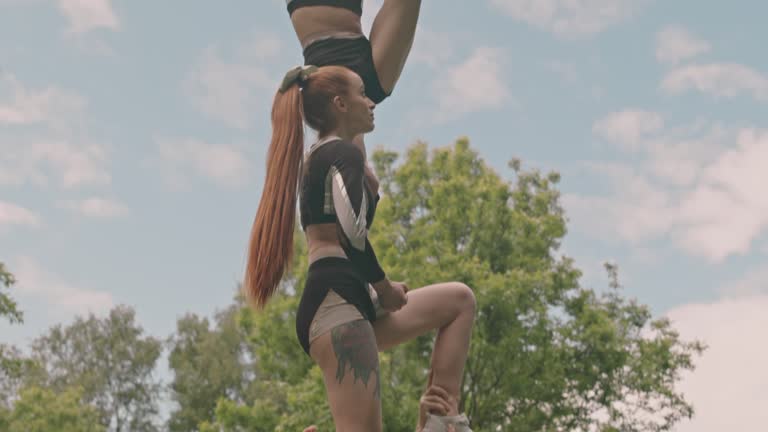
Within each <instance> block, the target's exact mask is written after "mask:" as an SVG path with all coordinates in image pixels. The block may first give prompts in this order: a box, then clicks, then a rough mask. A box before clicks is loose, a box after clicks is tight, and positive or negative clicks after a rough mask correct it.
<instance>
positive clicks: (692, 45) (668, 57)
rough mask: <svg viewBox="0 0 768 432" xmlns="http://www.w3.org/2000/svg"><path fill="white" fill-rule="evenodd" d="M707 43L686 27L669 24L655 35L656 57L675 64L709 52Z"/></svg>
mask: <svg viewBox="0 0 768 432" xmlns="http://www.w3.org/2000/svg"><path fill="white" fill-rule="evenodd" d="M710 49H711V47H710V45H709V43H708V42H707V41H705V40H702V39H699V38H697V37H696V36H694V35H692V34H691V33H690V32H688V31H687V30H686V29H684V28H682V27H677V26H670V27H667V28H665V29H664V30H662V31H660V32H659V33H658V34H657V35H656V59H657V60H658V61H660V62H662V63H668V64H675V63H679V62H681V61H683V60H687V59H689V58H692V57H696V56H698V55H700V54H703V53H706V52H709V50H710Z"/></svg>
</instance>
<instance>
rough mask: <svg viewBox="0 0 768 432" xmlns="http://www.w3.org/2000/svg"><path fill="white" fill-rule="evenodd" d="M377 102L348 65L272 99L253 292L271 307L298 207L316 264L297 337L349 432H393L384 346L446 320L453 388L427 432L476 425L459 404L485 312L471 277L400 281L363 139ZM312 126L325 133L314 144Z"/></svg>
mask: <svg viewBox="0 0 768 432" xmlns="http://www.w3.org/2000/svg"><path fill="white" fill-rule="evenodd" d="M374 108H375V104H374V103H373V101H372V100H371V99H370V98H369V97H368V96H367V94H366V87H365V83H364V82H363V80H362V79H361V78H360V76H359V75H358V74H356V73H354V72H353V71H351V70H350V69H348V68H346V67H341V66H323V67H316V66H311V65H308V66H299V67H296V68H294V69H291V70H290V71H289V72H288V73H287V74H286V76H285V79H284V80H283V83H282V85H281V86H280V89H279V90H278V92H277V94H276V95H275V99H274V103H273V107H272V129H273V131H272V139H271V143H270V146H269V150H268V153H267V173H266V180H265V183H264V190H263V193H262V196H261V200H260V203H259V207H258V210H257V213H256V218H255V221H254V224H253V228H252V230H251V238H250V242H249V248H248V261H247V266H246V272H245V280H244V285H243V286H244V290H245V294H246V298H247V299H248V301H249V302H250V304H251V305H253V307H255V308H257V309H259V308H263V307H265V306H266V304H267V302H268V301H269V298H270V297H271V296H272V295H273V294H274V293H275V291H276V289H277V287H278V284H279V283H280V280H281V278H282V277H283V275H284V273H285V270H286V266H287V265H288V263H289V262H291V255H292V253H293V251H292V248H291V246H292V245H293V232H294V224H295V214H296V205H297V200H298V206H299V210H300V212H299V213H300V215H301V216H300V217H301V221H300V222H301V227H302V230H303V231H304V234H305V236H306V240H307V246H308V253H309V259H308V261H309V268H308V272H307V280H306V282H305V286H304V291H303V293H302V297H301V301H300V303H299V307H298V310H297V312H296V336H297V338H298V340H299V343H300V344H301V346H302V348H303V349H304V351H305V352H306V353H307V354H308V355H309V356H310V357H311V358H312V359H313V360H314V361H315V362H316V363H317V364H318V365H319V367H320V369H322V371H323V374H324V380H325V381H324V382H325V386H326V390H327V395H328V402H329V406H330V409H331V413H332V415H333V419H334V422H335V424H336V430H337V431H372V432H375V431H381V430H382V417H381V416H382V413H381V400H380V379H379V378H380V377H379V357H378V352H379V351H383V350H386V349H389V348H392V347H394V346H397V345H399V344H401V343H403V342H406V341H409V340H412V339H414V338H416V337H417V336H419V335H422V334H425V333H427V332H430V331H432V330H435V329H437V339H436V341H435V346H434V351H433V354H432V362H431V368H430V369H431V371H432V374H431V376H430V385H431V384H434V385H435V386H439V387H440V388H442V389H444V390H445V394H446V396H445V400H446V402H447V411H441V412H440V413H441V414H442V412H445V415H438V414H429V418H428V419H427V421H426V426H425V428H424V432H436V431H443V430H445V429H446V428H447V425H448V424H454V425H455V429H456V431H457V432H471V430H470V429H469V423H468V420H467V419H466V416H464V415H463V414H460V413H459V412H458V407H459V395H460V393H461V391H460V388H461V384H462V383H461V379H462V376H463V372H464V365H465V363H466V359H467V354H468V351H469V342H470V336H471V333H472V325H473V321H474V313H475V297H474V294H473V293H472V290H471V289H470V288H469V287H467V286H466V285H465V284H463V283H461V282H447V283H438V284H434V285H428V286H425V287H421V288H418V289H415V290H412V291H410V292H409V290H408V286H407V285H406V284H405V283H403V282H394V281H390V280H389V279H388V278H387V275H386V272H385V271H384V270H383V269H382V268H381V266H380V265H379V262H378V260H377V258H376V254H375V252H374V250H373V248H372V246H371V243H370V242H369V240H368V230H369V229H370V228H371V225H372V223H373V220H374V215H375V212H376V206H377V204H378V201H379V198H380V196H379V194H378V192H377V189H376V188H375V187H374V186H373V185H372V184H371V181H370V178H369V176H368V175H366V173H365V154H364V152H363V151H362V150H361V149H360V147H359V146H358V145H357V144H356V143H354V142H353V141H354V139H355V137H356V136H360V135H362V134H364V133H368V132H370V131H372V130H373V128H374V115H373V111H374ZM304 123H306V124H307V125H308V126H310V127H311V128H312V129H314V130H315V131H317V134H318V140H317V141H316V142H315V143H314V144H312V145H311V146H310V148H309V150H308V151H307V152H306V154H305V152H304V148H303V143H304V133H303V131H304V129H303V128H304Z"/></svg>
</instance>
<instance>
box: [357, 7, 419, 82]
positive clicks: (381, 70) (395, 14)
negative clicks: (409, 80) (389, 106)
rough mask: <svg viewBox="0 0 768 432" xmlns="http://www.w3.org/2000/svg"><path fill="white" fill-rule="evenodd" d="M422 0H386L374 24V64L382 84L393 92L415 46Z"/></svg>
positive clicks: (372, 48) (372, 38) (372, 29)
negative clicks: (414, 41) (414, 40)
mask: <svg viewBox="0 0 768 432" xmlns="http://www.w3.org/2000/svg"><path fill="white" fill-rule="evenodd" d="M420 9H421V0H384V4H383V5H382V6H381V9H379V12H378V13H377V14H376V18H375V19H374V20H373V25H372V26H371V34H370V36H369V39H370V41H371V50H372V51H373V63H374V65H375V67H376V73H377V74H378V76H379V81H380V82H381V87H382V88H383V89H384V91H385V92H387V93H391V92H392V90H393V89H394V88H395V84H397V81H398V80H399V79H400V74H401V73H402V71H403V67H404V66H405V61H406V59H407V58H408V54H409V53H410V52H411V47H412V46H413V38H414V35H415V34H416V23H417V22H418V20H419V11H420Z"/></svg>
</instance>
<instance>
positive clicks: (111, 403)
mask: <svg viewBox="0 0 768 432" xmlns="http://www.w3.org/2000/svg"><path fill="white" fill-rule="evenodd" d="M143 333H144V330H143V329H142V328H141V327H140V326H139V325H138V323H136V321H135V312H134V311H133V309H131V308H129V307H127V306H118V307H115V308H113V309H112V310H111V311H110V312H109V315H108V316H106V317H104V318H101V319H99V318H97V317H95V316H94V315H89V316H88V317H87V318H83V317H77V318H76V319H75V320H74V322H73V323H72V324H70V325H68V326H62V325H56V326H54V327H53V328H51V329H50V331H49V332H48V333H47V334H45V335H43V336H41V337H39V338H38V339H36V340H35V341H34V342H33V343H32V352H33V358H34V360H35V361H36V362H38V363H39V364H40V365H41V366H42V371H43V373H42V374H40V376H37V377H31V378H30V379H31V380H32V381H33V382H34V383H35V384H37V385H38V386H40V387H44V388H48V389H51V390H53V391H54V392H57V393H61V392H65V391H67V389H69V388H73V387H79V388H81V389H82V394H83V399H84V401H85V402H86V403H89V404H92V405H93V406H94V407H95V408H96V410H97V412H98V413H99V419H100V422H101V424H102V425H103V426H104V427H105V428H108V430H110V431H114V432H125V431H132V432H133V431H136V432H148V431H155V430H157V429H158V427H157V424H156V421H157V414H158V406H157V402H158V399H159V398H160V396H161V389H162V386H161V384H160V382H159V380H158V379H157V378H155V377H154V370H155V366H156V363H157V359H158V358H159V356H160V353H161V350H162V342H161V341H159V340H158V339H155V338H153V337H151V336H144V335H143Z"/></svg>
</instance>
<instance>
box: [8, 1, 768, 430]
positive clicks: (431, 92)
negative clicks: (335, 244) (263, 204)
mask: <svg viewBox="0 0 768 432" xmlns="http://www.w3.org/2000/svg"><path fill="white" fill-rule="evenodd" d="M381 3H382V0H366V2H365V4H364V15H363V24H364V29H365V30H366V32H367V31H368V30H369V29H370V27H371V24H372V22H373V19H374V17H375V15H376V12H377V11H378V9H379V7H380V6H381ZM765 16H768V3H765V2H759V1H756V0H753V1H750V0H740V1H736V2H702V1H694V0H680V1H676V2H663V1H659V0H477V1H473V2H467V1H459V0H442V1H439V2H438V1H436V0H425V1H424V2H423V6H422V10H421V15H420V18H419V27H418V29H417V33H416V40H415V43H414V47H413V51H412V52H411V54H410V56H409V59H408V63H407V65H406V67H405V69H404V71H403V75H402V77H401V79H400V81H399V83H398V84H397V87H396V89H395V91H394V93H393V95H392V96H391V97H390V98H389V99H387V100H386V101H384V102H383V103H382V104H380V105H379V106H377V107H376V119H377V127H376V130H375V131H374V132H373V133H371V134H369V136H368V137H367V145H368V146H369V149H371V150H373V149H375V148H377V147H379V146H381V147H384V148H387V149H389V150H394V151H397V152H403V151H404V150H405V149H407V147H408V146H410V145H411V144H413V143H414V142H416V141H417V140H422V141H426V142H427V143H428V144H429V145H430V147H441V146H446V145H451V144H452V143H453V142H454V141H455V140H456V139H457V138H459V137H462V136H467V137H469V139H470V144H471V146H472V148H473V149H475V150H476V151H478V153H479V155H480V157H482V158H483V159H484V160H485V161H486V163H488V164H489V165H490V166H491V167H493V168H494V169H495V170H496V171H497V172H498V173H499V174H500V175H501V176H503V177H504V178H507V179H509V180H512V179H513V175H512V172H511V170H510V169H509V168H507V165H506V163H507V161H509V160H510V159H511V158H514V157H517V158H520V159H521V160H522V161H523V166H524V168H526V169H538V170H541V171H543V172H548V171H557V172H559V173H560V174H561V176H562V180H561V183H560V185H559V189H560V191H561V192H562V203H563V205H564V207H565V209H566V212H567V216H568V219H569V224H568V229H569V231H568V234H567V235H566V238H565V241H564V243H563V248H562V253H564V254H566V255H568V256H571V257H573V258H575V260H576V265H577V267H578V268H580V269H581V270H583V272H584V277H583V280H582V283H583V284H584V285H585V286H591V287H594V288H595V289H597V290H602V289H604V288H605V287H606V286H607V278H606V274H605V272H604V270H603V268H602V263H603V262H605V261H612V262H614V263H616V264H618V266H619V275H620V280H621V283H622V284H623V286H624V294H625V295H626V296H628V297H632V298H636V299H637V300H638V301H640V302H642V303H644V304H647V305H649V306H650V307H651V309H652V311H653V313H654V315H655V316H666V317H669V318H670V319H671V320H672V322H673V325H674V326H675V327H676V328H677V329H678V330H679V332H680V334H681V336H682V338H683V339H686V340H693V339H699V340H701V341H703V342H704V343H706V344H707V345H708V347H709V348H708V350H707V351H706V352H705V353H704V355H703V356H702V357H701V358H699V359H698V360H697V362H696V363H697V369H696V371H695V372H693V373H691V374H685V376H684V377H683V379H682V381H681V383H680V385H679V388H680V389H681V390H682V391H683V392H684V393H685V395H686V397H687V399H688V400H690V401H691V402H692V403H693V404H694V406H695V408H696V410H697V412H696V416H695V417H694V418H693V419H692V420H686V421H685V422H682V423H680V424H679V425H678V426H677V427H676V428H675V431H677V432H692V431H696V432H710V431H718V432H719V431H723V430H733V431H745V432H747V431H759V430H763V429H762V428H763V427H764V425H765V424H766V423H768V411H766V410H765V407H766V406H768V371H767V370H766V369H765V367H764V365H765V364H767V363H768V346H767V345H766V344H765V343H764V340H763V339H764V337H763V336H762V332H764V331H765V330H764V329H766V328H768V314H767V313H766V311H767V310H768V265H766V262H768V194H766V193H765V192H764V191H763V188H764V187H765V185H767V184H768V171H765V170H764V169H763V168H764V166H765V165H766V164H768V56H766V55H765V49H764V46H763V44H764V43H763V42H761V41H765V40H767V39H768V30H766V27H765V26H764V17H765ZM301 63H302V58H301V50H300V46H299V44H298V41H297V40H296V37H295V34H294V33H293V29H292V27H291V26H290V22H289V19H288V15H287V12H286V10H285V5H284V1H283V0H262V1H241V0H233V1H228V2H216V4H214V2H189V1H184V2H182V1H178V0H177V1H164V2H156V1H153V2H150V1H130V2H129V1H114V0H0V261H3V262H5V263H6V266H7V267H8V269H9V270H11V271H12V272H13V273H14V274H15V275H16V277H17V279H18V280H19V282H18V284H17V285H16V286H15V287H14V289H13V291H12V295H13V297H14V298H15V299H16V300H18V302H19V306H20V308H21V309H22V310H23V311H24V313H25V323H24V325H22V326H9V325H8V324H7V323H5V322H3V323H0V343H11V344H16V345H19V346H25V345H27V344H28V343H29V341H31V340H32V339H33V338H34V337H36V336H38V335H40V334H42V333H43V332H44V331H45V330H46V329H47V328H48V327H50V326H51V325H54V324H56V323H60V322H65V323H66V322H69V321H71V320H72V319H73V317H74V316H76V315H78V314H80V315H82V314H87V313H95V314H98V315H101V314H104V313H105V312H107V311H108V310H109V309H110V308H111V307H113V306H115V305H117V304H127V305H130V306H132V307H134V308H135V309H136V312H137V320H138V321H139V322H140V323H141V325H142V326H143V327H144V329H145V330H146V331H147V332H148V333H149V334H152V335H155V336H157V337H166V336H168V335H170V334H171V333H173V331H174V329H175V323H176V319H177V318H179V317H180V316H182V315H183V314H184V313H186V312H194V313H197V314H200V315H210V314H211V313H213V311H214V310H215V309H217V308H223V307H225V306H227V305H228V304H230V302H231V299H232V296H233V295H234V289H235V284H236V283H237V281H238V280H240V278H241V275H242V270H243V266H244V261H245V248H246V242H247V237H248V233H249V229H250V225H251V223H252V221H253V217H254V215H255V211H256V208H257V206H258V201H259V197H260V193H261V187H262V185H263V176H264V164H265V152H266V147H267V144H268V140H269V134H270V129H269V126H270V125H269V110H270V108H271V102H272V97H273V95H274V92H275V90H276V88H277V86H278V84H279V82H280V80H281V78H282V75H283V74H284V73H285V71H287V70H288V69H289V68H290V67H292V66H294V65H298V64H301ZM371 150H369V152H370V151H371Z"/></svg>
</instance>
